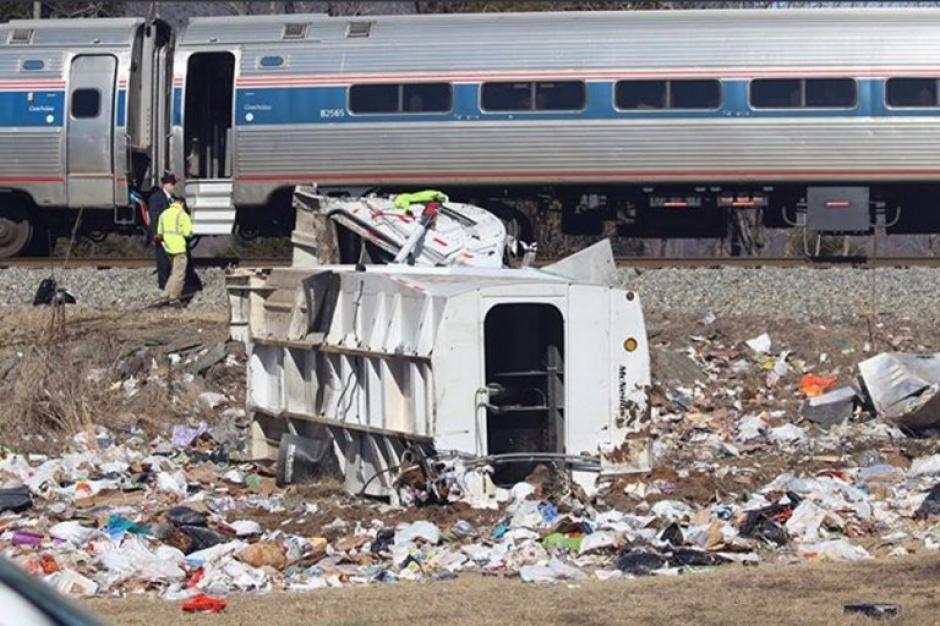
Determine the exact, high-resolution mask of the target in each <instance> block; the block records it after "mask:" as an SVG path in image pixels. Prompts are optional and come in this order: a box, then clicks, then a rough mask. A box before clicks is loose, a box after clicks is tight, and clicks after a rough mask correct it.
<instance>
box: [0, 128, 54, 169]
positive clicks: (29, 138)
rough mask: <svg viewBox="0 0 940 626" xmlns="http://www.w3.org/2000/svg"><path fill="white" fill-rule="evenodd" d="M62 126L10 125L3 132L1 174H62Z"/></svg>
mask: <svg viewBox="0 0 940 626" xmlns="http://www.w3.org/2000/svg"><path fill="white" fill-rule="evenodd" d="M62 137H63V134H62V132H61V131H59V130H54V131H53V130H49V131H32V130H26V129H16V130H14V129H9V130H5V131H3V132H0V176H11V175H16V174H22V175H25V176H37V175H59V176H61V175H62V174H63V171H64V169H65V165H64V164H63V163H62Z"/></svg>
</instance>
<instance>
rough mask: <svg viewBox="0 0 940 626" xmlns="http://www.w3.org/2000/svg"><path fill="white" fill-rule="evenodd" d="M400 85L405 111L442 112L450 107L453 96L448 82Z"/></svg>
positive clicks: (403, 109)
mask: <svg viewBox="0 0 940 626" xmlns="http://www.w3.org/2000/svg"><path fill="white" fill-rule="evenodd" d="M401 87H402V98H401V103H402V111H403V112H405V113H423V112H426V113H444V112H446V111H450V109H451V100H452V99H453V98H452V95H451V89H450V85H449V84H448V83H415V84H412V85H402V86H401Z"/></svg>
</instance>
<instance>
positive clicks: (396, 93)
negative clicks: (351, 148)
mask: <svg viewBox="0 0 940 626" xmlns="http://www.w3.org/2000/svg"><path fill="white" fill-rule="evenodd" d="M452 102H453V96H452V94H451V88H450V84H449V83H412V84H404V85H402V84H397V83H393V84H385V85H353V86H351V87H350V88H349V110H350V111H351V112H353V113H443V112H446V111H450V110H451V107H452Z"/></svg>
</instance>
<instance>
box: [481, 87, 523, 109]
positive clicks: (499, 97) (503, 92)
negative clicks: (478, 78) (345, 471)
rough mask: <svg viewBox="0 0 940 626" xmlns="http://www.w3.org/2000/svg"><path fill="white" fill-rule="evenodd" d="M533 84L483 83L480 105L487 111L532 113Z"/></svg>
mask: <svg viewBox="0 0 940 626" xmlns="http://www.w3.org/2000/svg"><path fill="white" fill-rule="evenodd" d="M532 86H533V85H532V83H483V91H482V94H481V96H480V104H481V105H482V106H483V109H485V110H487V111H531V110H532Z"/></svg>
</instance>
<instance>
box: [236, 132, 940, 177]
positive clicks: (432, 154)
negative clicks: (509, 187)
mask: <svg viewBox="0 0 940 626" xmlns="http://www.w3.org/2000/svg"><path fill="white" fill-rule="evenodd" d="M237 142H238V143H237V150H236V155H237V172H238V175H239V176H245V175H246V174H248V175H250V174H271V175H275V174H297V175H304V177H305V178H307V179H310V180H314V181H317V182H321V183H324V184H325V183H326V181H327V180H328V179H329V176H322V177H319V178H318V175H319V174H330V173H332V174H341V175H343V176H349V175H351V174H356V173H364V174H370V175H371V174H374V177H375V178H376V179H381V178H383V174H391V175H395V174H396V173H402V172H405V173H415V175H414V176H413V177H412V178H414V179H420V178H421V176H422V175H427V176H428V177H429V178H431V177H435V176H440V175H442V174H455V175H458V176H459V175H461V174H464V173H467V172H472V173H485V174H486V177H487V178H491V179H493V180H497V179H501V178H504V177H506V176H512V175H515V173H518V172H533V173H536V174H540V175H541V177H542V178H543V179H544V180H546V181H547V182H563V181H565V180H586V179H590V178H591V173H592V172H598V173H599V174H598V176H597V178H598V179H599V180H602V179H606V178H609V177H608V176H606V175H604V174H602V173H604V172H611V173H623V172H635V173H636V180H644V179H645V178H648V175H649V174H651V173H652V174H656V173H658V172H672V173H678V176H677V178H681V176H682V175H683V174H689V175H691V174H696V173H700V172H707V173H708V174H707V176H705V177H707V179H708V180H733V179H738V178H742V177H743V178H748V176H747V175H746V173H747V172H754V171H779V172H783V174H781V175H780V176H779V179H780V180H785V179H793V178H806V176H805V175H802V174H800V175H794V174H792V173H791V174H789V175H787V174H786V173H785V172H786V171H787V170H791V171H792V170H799V171H805V172H812V171H814V170H818V172H819V175H820V176H823V177H824V176H825V175H826V172H831V171H834V170H858V171H860V172H864V173H865V174H866V176H869V177H870V179H871V180H876V179H888V180H890V179H892V178H897V177H900V178H911V176H909V175H908V174H906V173H903V174H902V175H901V176H894V175H892V174H891V170H892V169H897V170H898V171H899V173H900V172H902V171H903V172H909V171H911V170H916V169H926V170H931V171H936V170H937V169H938V165H937V145H940V119H938V118H926V119H925V118H919V119H912V118H905V119H900V120H899V119H891V120H872V119H871V118H867V119H866V118H863V119H855V120H834V119H832V118H827V119H799V120H797V119H776V118H775V119H772V120H756V119H751V120H717V121H716V120H682V121H676V120H663V121H661V122H632V121H618V122H614V123H611V122H606V121H605V122H561V121H554V122H515V123H513V131H512V132H511V133H507V132H506V127H505V124H500V123H494V124H489V123H480V122H476V123H471V124H463V123H448V124H433V123H432V124H423V123H414V124H408V125H397V126H396V125H381V126H378V125H357V126H355V127H351V126H349V125H343V126H341V127H340V126H337V127H319V128H309V127H303V128H301V127H289V128H277V129H273V128H268V129H251V130H246V129H241V130H239V132H238V134H237ZM872 172H876V173H872ZM285 177H286V176H285ZM762 177H763V178H768V177H767V176H762ZM628 179H629V177H628Z"/></svg>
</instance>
